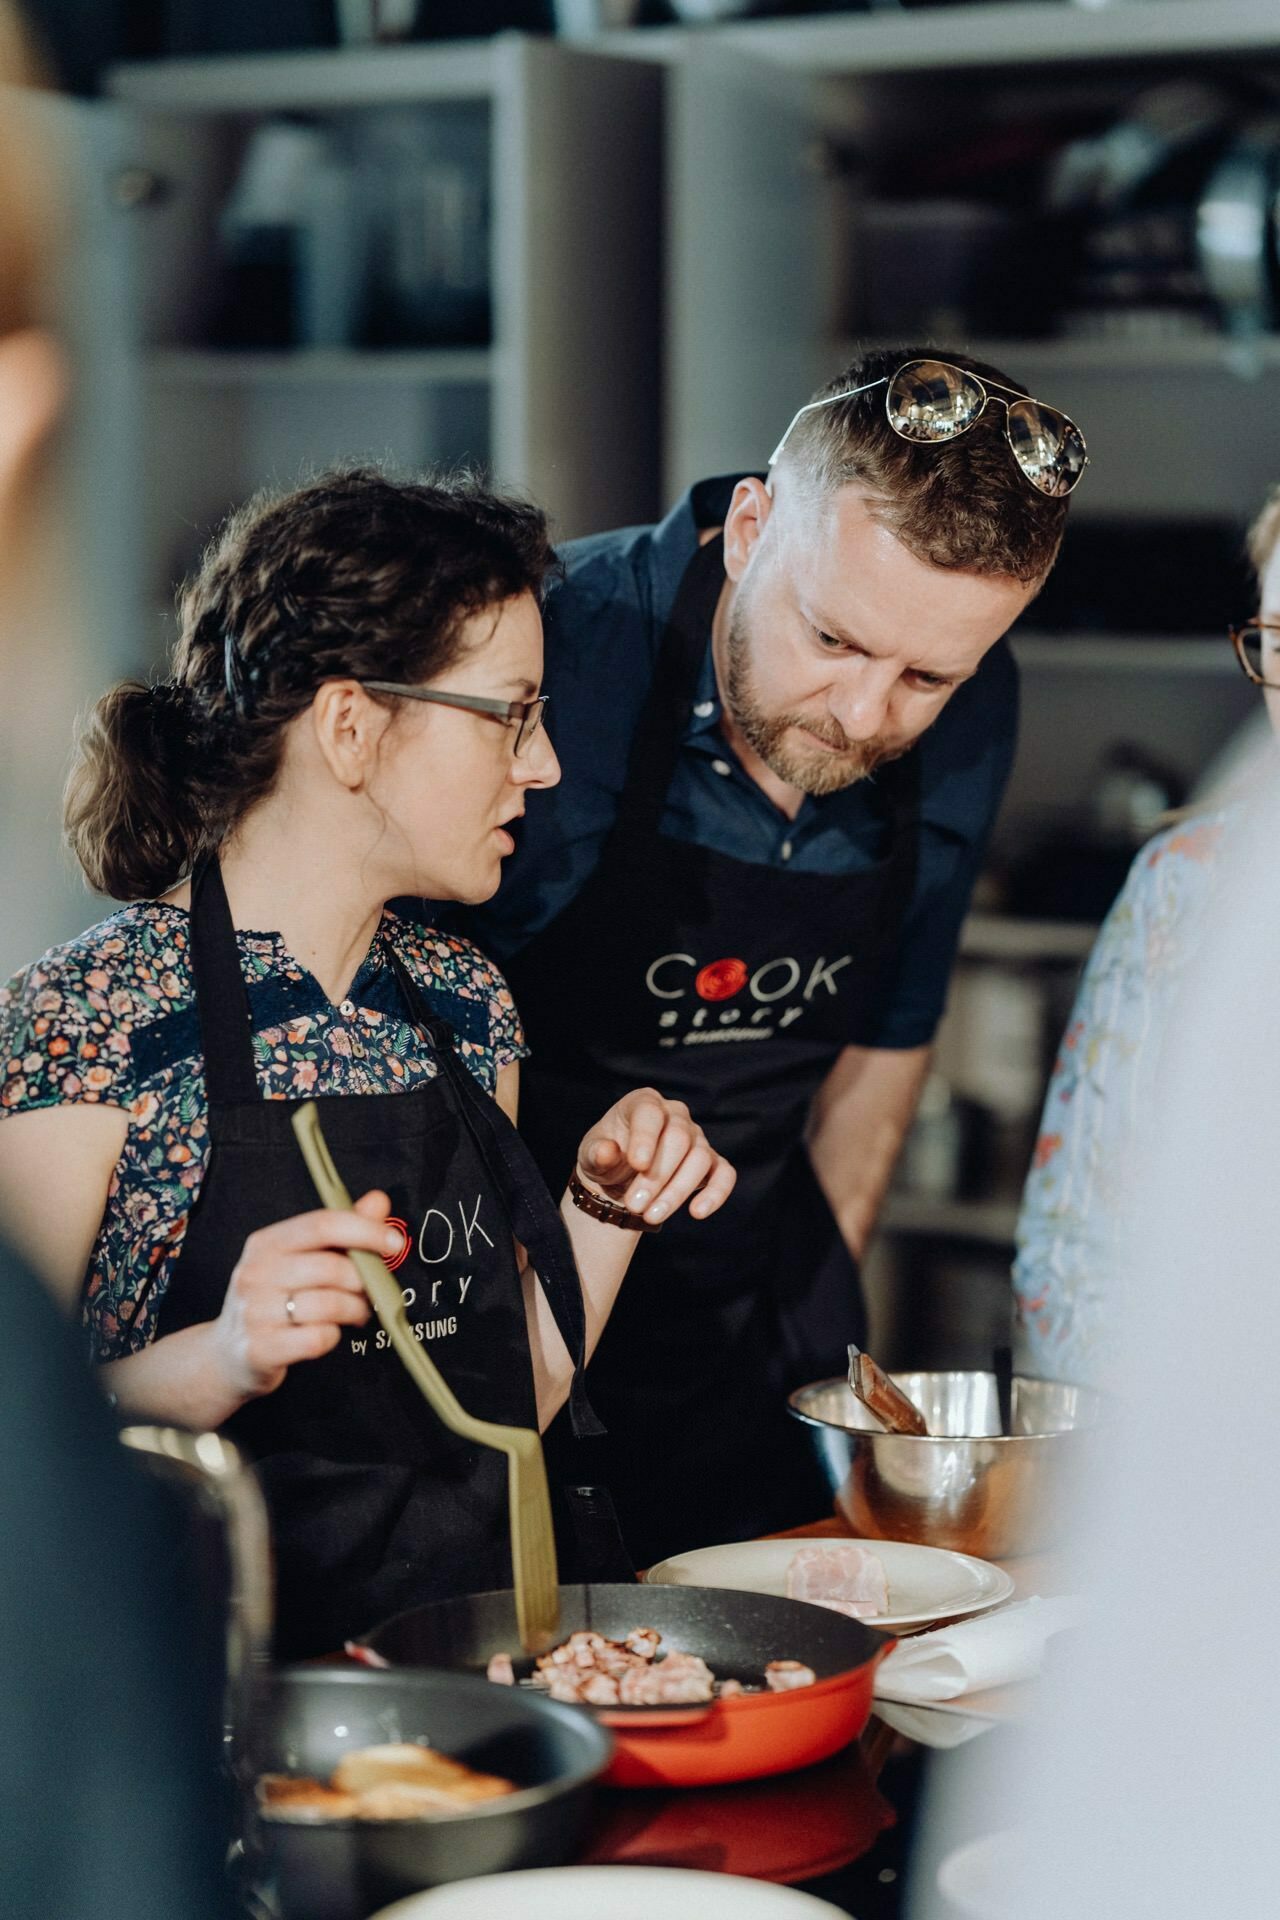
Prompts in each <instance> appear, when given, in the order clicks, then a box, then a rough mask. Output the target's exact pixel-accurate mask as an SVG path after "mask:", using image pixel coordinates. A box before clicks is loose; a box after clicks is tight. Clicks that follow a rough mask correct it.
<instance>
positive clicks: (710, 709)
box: [693, 700, 716, 720]
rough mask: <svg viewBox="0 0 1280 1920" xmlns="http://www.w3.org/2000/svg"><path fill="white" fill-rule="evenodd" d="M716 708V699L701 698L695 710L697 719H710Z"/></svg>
mask: <svg viewBox="0 0 1280 1920" xmlns="http://www.w3.org/2000/svg"><path fill="white" fill-rule="evenodd" d="M715 710H716V703H715V701H714V700H699V702H698V704H697V706H696V707H695V708H694V710H693V712H694V718H695V719H697V720H709V719H710V718H711V716H712V714H713V713H714V712H715Z"/></svg>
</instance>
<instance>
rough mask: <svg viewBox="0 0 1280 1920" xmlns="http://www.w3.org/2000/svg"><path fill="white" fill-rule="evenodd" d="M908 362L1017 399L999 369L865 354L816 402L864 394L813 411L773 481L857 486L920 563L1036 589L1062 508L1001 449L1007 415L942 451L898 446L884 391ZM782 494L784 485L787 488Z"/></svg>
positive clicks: (954, 359)
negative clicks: (1007, 391)
mask: <svg viewBox="0 0 1280 1920" xmlns="http://www.w3.org/2000/svg"><path fill="white" fill-rule="evenodd" d="M909 360H949V361H950V362H951V363H952V364H953V365H954V366H957V367H965V368H967V369H968V370H969V371H970V372H972V373H976V374H978V375H979V376H982V377H985V378H986V379H988V380H990V381H991V382H992V383H993V384H996V385H999V386H1002V387H1010V388H1012V389H1013V391H1014V392H1015V393H1025V392H1026V388H1025V387H1023V386H1020V385H1019V384H1018V382H1017V381H1016V380H1010V378H1009V377H1008V375H1007V374H1004V373H1001V371H1000V369H999V368H998V367H992V366H988V365H987V363H986V362H985V361H983V360H974V359H972V358H971V357H970V356H969V355H968V354H965V353H957V352H953V351H952V350H951V349H950V348H942V347H882V348H876V349H875V350H874V351H872V352H868V353H865V354H863V356H862V358H861V359H859V360H856V361H854V363H853V364H852V365H851V366H848V367H846V368H845V370H844V372H843V373H841V374H839V375H838V376H837V377H836V378H835V379H834V380H829V381H828V382H827V384H826V386H825V387H822V388H821V389H820V390H819V391H818V392H817V393H815V394H814V395H813V398H814V399H815V400H825V399H829V398H830V397H831V396H833V395H835V394H838V393H842V392H843V391H845V389H847V388H852V387H868V388H869V391H868V392H865V393H860V394H858V395H856V396H855V397H854V398H852V399H850V400H847V401H846V402H844V404H843V405H840V404H837V405H835V406H830V407H818V408H816V409H815V410H814V411H813V412H812V413H807V414H805V415H804V417H803V418H802V419H800V420H798V421H797V422H796V425H795V427H794V428H793V429H792V432H791V434H790V436H789V438H788V440H787V444H786V447H785V449H784V451H783V454H782V458H781V459H780V460H779V462H778V468H777V471H778V472H779V473H780V474H783V475H791V476H792V477H793V479H795V480H796V481H798V482H799V484H800V486H801V487H802V488H816V489H818V490H819V491H821V492H829V491H831V490H832V489H834V488H836V487H841V486H847V485H849V484H850V483H851V482H853V481H860V482H862V484H863V485H864V486H867V487H870V488H872V489H874V491H875V492H876V493H878V494H880V495H881V496H882V498H881V500H879V501H877V503H876V504H875V507H874V509H873V511H874V513H875V515H876V518H877V519H879V520H880V521H882V522H883V524H884V525H885V526H887V527H888V528H889V530H890V531H891V532H892V533H893V534H894V535H895V536H896V538H897V539H899V540H901V542H902V544H903V546H904V547H906V548H908V549H909V551H910V552H912V553H914V554H915V555H916V557H917V558H918V559H920V560H926V561H928V562H929V563H930V565H932V566H935V567H949V568H954V569H955V570H957V571H959V572H964V573H995V574H1005V575H1007V576H1008V577H1009V578H1011V579H1014V580H1025V581H1027V582H1028V583H1030V582H1032V581H1035V582H1036V583H1038V584H1043V582H1044V580H1045V579H1046V578H1047V576H1048V574H1049V570H1050V568H1051V567H1052V566H1053V563H1054V560H1055V559H1056V558H1057V554H1058V548H1059V546H1060V545H1061V543H1062V532H1063V528H1064V527H1065V525H1066V519H1067V501H1066V500H1065V499H1061V498H1059V499H1055V498H1051V497H1049V496H1048V495H1046V494H1043V493H1039V492H1037V490H1036V489H1035V488H1034V487H1033V486H1031V485H1030V483H1029V482H1028V481H1027V480H1026V479H1025V478H1024V477H1023V475H1022V473H1021V472H1020V471H1019V469H1018V466H1017V464H1016V462H1015V461H1014V458H1013V455H1012V453H1011V452H1010V450H1009V443H1008V441H1007V440H1006V439H1005V415H1004V409H1003V407H1001V406H998V405H992V406H988V407H987V409H986V410H985V412H984V413H983V414H981V416H980V417H979V418H978V420H977V421H976V422H975V424H974V425H973V426H972V427H970V429H969V431H968V432H967V433H963V434H960V435H958V436H957V438H956V439H954V440H950V441H947V442H946V443H945V444H942V445H935V446H920V445H917V444H915V443H913V442H912V441H910V440H903V439H902V438H901V437H900V435H898V434H896V433H895V432H894V431H893V428H892V427H891V426H890V425H889V421H888V416H887V415H886V413H885V405H884V386H883V384H875V385H872V384H871V383H872V382H876V383H883V382H884V381H885V380H887V379H888V378H889V376H890V375H892V374H893V373H895V372H896V371H897V369H898V368H899V367H901V366H904V365H905V364H906V362H907V361H909ZM784 484H785V481H784Z"/></svg>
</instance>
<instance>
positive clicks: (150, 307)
mask: <svg viewBox="0 0 1280 1920" xmlns="http://www.w3.org/2000/svg"><path fill="white" fill-rule="evenodd" d="M662 88H663V76H662V73H661V71H660V70H659V69H658V68H656V67H654V66H653V65H651V64H649V63H647V62H637V61H634V60H625V59H616V58H610V57H608V56H607V55H604V54H602V53H600V52H583V51H581V50H579V49H576V48H571V47H566V46H564V45H563V44H561V43H557V42H553V41H545V40H531V39H527V38H524V37H521V36H518V35H499V36H497V37H495V38H493V39H490V40H487V41H475V42H468V43H458V44H455V45H448V44H435V45H422V46H415V47H400V48H389V47H388V48H369V49H358V50H351V51H344V52H337V53H330V52H316V53H303V54H288V55H262V56H254V57H245V58H214V59H204V60H186V61H167V62H158V63H154V64H146V65H135V66H128V65H126V66H122V67H119V68H117V69H115V71H114V72H113V73H112V75H111V76H110V94H111V98H112V100H113V102H114V103H115V111H116V113H117V116H118V118H119V120H120V122H121V126H122V134H121V138H120V141H119V142H118V145H119V147H120V151H121V157H120V160H119V162H118V164H117V166H116V168H115V169H114V171H113V174H112V176H111V179H110V180H109V182H108V186H109V188H110V189H111V191H112V192H113V193H114V194H115V197H116V199H117V201H118V202H119V201H123V200H125V199H126V197H127V199H128V203H129V204H130V205H131V206H132V211H131V212H130V213H129V214H128V216H127V221H126V226H127V232H128V247H129V251H130V254H131V269H132V270H131V274H130V280H131V284H132V285H133V287H134V289H135V294H134V303H133V304H134V311H133V314H132V316H131V321H132V331H133V338H134V343H135V344H134V354H133V366H132V368H131V375H132V378H133V380H134V383H135V385H136V388H137V391H138V394H139V405H140V408H141V411H142V415H143V444H142V449H141V455H140V461H139V464H140V467H141V479H142V484H143V491H144V499H143V503H142V511H141V533H140V545H141V547H142V555H141V566H140V567H139V568H138V569H137V571H138V573H139V577H140V578H141V580H142V582H143V589H142V602H143V608H144V612H145V609H147V608H151V607H154V606H155V605H157V604H159V603H163V602H164V600H165V599H166V598H167V596H168V594H169V592H170V590H171V587H172V584H173V582H174V580H175V579H176V578H178V577H180V576H181V574H182V573H183V572H185V571H186V570H187V569H188V568H189V567H190V565H191V564H192V563H193V561H194V559H195V557H196V555H197V553H198V550H199V546H200V544H201V542H202V540H203V537H204V536H205V534H206V533H207V531H208V529H209V528H210V526H211V525H212V524H213V523H215V522H216V521H217V519H218V518H220V516H221V515H222V514H223V513H224V512H225V511H226V509H227V508H228V507H229V506H230V505H232V504H233V503H235V502H237V501H238V500H240V499H242V498H244V497H245V495H247V494H248V493H249V492H251V491H252V490H253V489H255V488H256V487H258V486H260V485H263V484H283V485H288V484H291V483H292V482H293V481H294V480H295V479H296V478H297V477H298V476H299V474H301V473H305V472H306V471H309V470H315V469H317V468H320V467H323V466H325V465H329V464H331V463H332V462H334V461H335V460H341V459H344V458H345V459H356V460H359V459H367V458H377V459H387V458H389V459H390V460H392V461H393V462H394V463H395V464H397V465H399V466H402V467H410V468H420V467H422V466H424V465H436V464H445V465H448V464H453V463H455V462H466V463H471V464H479V465H481V466H483V467H486V468H487V469H489V470H490V471H491V472H492V473H493V475H494V477H495V480H496V482H497V483H498V484H499V485H503V486H510V487H514V488H516V489H518V490H520V491H524V492H527V493H529V494H531V495H532V496H533V497H534V498H535V499H537V500H538V501H539V502H540V503H541V504H542V505H543V506H545V507H546V508H547V510H548V511H549V513H550V514H551V516H552V519H553V522H554V524H555V527H556V529H557V532H558V534H559V535H560V536H561V537H566V536H572V535H576V534H581V533H586V532H590V531H593V530H595V529H598V528H602V527H605V526H613V525H618V524H623V523H626V522H629V521H636V520H643V519H646V518H650V517H652V516H653V515H654V514H655V512H656V511H657V510H658V509H659V508H660V505H661V488H660V479H659V453H660V449H659V422H660V396H659V369H660V362H661V353H660V337H659V334H660V287H661V244H662V207H661V198H660V188H659V182H660V179H661V128H662ZM387 110H394V111H395V112H396V113H397V114H399V115H400V116H402V119H403V116H404V115H405V114H406V112H408V113H411V114H413V115H417V116H421V120H422V123H423V124H424V125H425V124H427V123H428V122H429V120H430V116H431V115H432V114H433V113H434V114H436V115H437V117H438V115H439V114H440V113H441V112H442V111H443V112H446V113H447V114H449V115H451V116H454V122H456V116H457V115H459V114H466V115H470V116H472V118H471V120H470V122H469V124H471V125H473V126H474V127H475V129H476V130H477V136H476V137H477V139H478V140H479V141H480V142H482V149H481V150H482V151H484V152H486V153H487V194H488V203H489V223H490V247H489V282H490V305H491V309H492V317H493V327H492V341H491V344H488V345H484V346H475V347H473V346H460V347H453V346H439V347H435V346H429V345H424V346H422V347H420V348H419V347H412V346H406V347H387V348H385V349H384V348H370V347H362V346H359V345H352V346H351V347H346V346H337V347H305V348H298V349H296V350H292V349H258V348H252V349H239V348H236V349H226V350H224V349H221V348H218V347H214V346H211V345H210V344H209V330H210V315H211V313H212V310H213V307H214V304H215V299H216V289H217V271H218V250H219V248H218V219H219V212H220V207H221V205H222V203H223V201H224V200H225V197H226V194H227V192H228V191H229V189H230V187H231V185H232V183H233V181H234V179H235V176H236V171H237V168H238V165H239V162H240V159H241V157H242V155H243V154H244V152H245V149H246V146H247V142H248V140H249V138H250V136H251V134H252V132H253V131H254V129H255V128H257V127H260V126H261V125H262V124H263V122H264V121H265V120H268V119H278V118H279V117H280V116H291V117H295V118H296V117H298V116H301V117H303V118H304V119H307V120H310V121H313V122H315V123H317V124H319V125H321V126H324V127H329V128H333V129H338V130H340V131H342V132H344V133H346V132H349V131H350V130H351V129H353V128H354V129H357V130H359V129H360V128H364V127H368V126H369V125H371V124H372V123H373V122H375V121H376V118H377V116H379V115H380V114H384V113H385V112H386V111H387ZM454 122H451V124H453V123H454ZM140 185H141V189H142V190H141V191H140V190H139V189H140ZM619 447H622V448H625V449H626V458H625V460H619V459H618V458H616V457H615V456H616V449H617V448H619ZM151 630H152V631H154V629H151Z"/></svg>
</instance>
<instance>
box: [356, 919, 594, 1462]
mask: <svg viewBox="0 0 1280 1920" xmlns="http://www.w3.org/2000/svg"><path fill="white" fill-rule="evenodd" d="M388 951H389V953H390V959H391V967H392V971H393V972H394V974H395V977H396V982H397V984H398V986H399V988H400V992H401V994H402V996H403V998H404V1001H405V1004H406V1006H407V1008H408V1009H409V1012H410V1014H411V1015H412V1018H413V1021H414V1024H415V1025H418V1026H421V1027H423V1028H424V1029H425V1031H426V1034H427V1037H428V1039H429V1041H430V1043H431V1046H432V1049H433V1051H434V1053H435V1055H436V1058H437V1059H438V1061H439V1063H440V1070H441V1073H442V1075H443V1076H444V1080H445V1083H446V1085H447V1086H448V1087H449V1088H450V1089H451V1091H452V1093H453V1095H454V1097H455V1099H456V1102H457V1106H458V1111H459V1113H460V1115H461V1118H462V1122H463V1125H464V1126H465V1127H466V1129H467V1131H468V1132H469V1133H470V1135H471V1137H472V1139H473V1141H474V1142H475V1145H476V1148H477V1150H478V1151H479V1153H480V1157H481V1159H482V1160H483V1161H484V1163H485V1165H486V1166H487V1167H488V1169H489V1174H490V1177H491V1178H492V1179H493V1181H494V1183H495V1185H496V1186H497V1188H498V1190H499V1192H500V1193H501V1194H502V1197H503V1199H504V1201H505V1202H506V1205H507V1211H508V1214H509V1216H510V1219H511V1226H512V1229H513V1231H514V1233H515V1235H516V1237H517V1239H518V1240H519V1241H520V1242H521V1244H522V1245H523V1246H524V1247H526V1248H527V1249H528V1251H529V1254H530V1257H531V1258H532V1260H533V1262H534V1267H535V1270H536V1272H537V1275H538V1279H539V1280H540V1281H541V1283H542V1286H543V1289H544V1291H545V1293H546V1296H547V1301H548V1304H549V1305H550V1307H551V1312H552V1315H553V1317H554V1319H555V1323H556V1325H557V1327H558V1328H559V1329H560V1335H561V1338H562V1339H563V1340H564V1343H565V1345H566V1347H567V1348H568V1349H569V1354H570V1357H571V1359H572V1361H573V1379H572V1382H571V1383H570V1387H569V1419H570V1421H571V1423H572V1426H573V1431H574V1433H575V1435H576V1436H577V1437H578V1438H579V1439H582V1438H584V1437H591V1436H594V1435H597V1434H602V1433H603V1432H604V1431H605V1428H604V1426H603V1424H602V1423H601V1421H600V1419H599V1418H598V1416H597V1415H596V1413H595V1411H594V1409H593V1408H592V1406H591V1403H590V1401H589V1400H588V1399H587V1392H586V1387H585V1384H584V1381H583V1370H584V1368H585V1367H586V1359H587V1321H586V1313H585V1310H584V1308H583V1304H582V1281H581V1278H580V1276H579V1274H578V1267H577V1262H576V1261H575V1259H574V1257H573V1244H572V1242H571V1241H570V1239H569V1230H568V1228H567V1227H566V1226H565V1224H564V1221H563V1220H562V1219H561V1217H560V1209H559V1208H558V1207H557V1206H556V1204H555V1202H554V1200H553V1198H552V1196H551V1195H550V1193H549V1192H548V1191H547V1183H546V1181H545V1180H544V1179H543V1177H542V1175H541V1173H540V1172H539V1170H538V1166H537V1163H536V1161H535V1160H534V1158H533V1155H532V1154H531V1153H530V1151H529V1149H528V1147H527V1146H526V1145H525V1142H524V1140H523V1139H522V1138H521V1136H520V1134H519V1132H518V1131H517V1129H516V1128H515V1127H514V1126H513V1125H512V1124H511V1121H510V1120H509V1119H508V1118H507V1116H506V1114H505V1113H504V1112H503V1111H502V1108H501V1107H500V1106H499V1105H498V1103H497V1101H496V1100H491V1099H490V1098H489V1097H488V1095H487V1094H484V1093H482V1092H481V1090H480V1088H479V1087H478V1086H477V1085H476V1082H475V1079H474V1077H473V1076H472V1075H471V1074H470V1073H469V1072H468V1070H467V1068H466V1067H465V1066H464V1065H463V1062H462V1061H461V1059H460V1058H459V1057H458V1053H457V1042H456V1039H455V1036H454V1032H453V1029H452V1028H451V1027H450V1026H449V1025H448V1023H447V1021H444V1020H442V1019H441V1018H440V1017H439V1016H438V1015H437V1014H434V1013H432V1011H431V1009H430V1007H429V1006H428V1005H427V1001H426V998H425V996H424V995H423V993H422V991H421V989H420V988H419V986H418V984H417V982H416V981H415V980H414V979H413V977H412V975H411V974H410V973H409V971H408V969H407V968H406V967H405V965H404V963H403V961H402V960H401V959H400V956H399V955H398V954H397V953H396V952H395V951H394V950H393V949H390V948H389V949H388Z"/></svg>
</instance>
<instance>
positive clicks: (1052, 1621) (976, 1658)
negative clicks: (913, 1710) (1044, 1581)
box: [875, 1597, 1080, 1706]
mask: <svg viewBox="0 0 1280 1920" xmlns="http://www.w3.org/2000/svg"><path fill="white" fill-rule="evenodd" d="M1079 1615H1080V1603H1079V1601H1078V1600H1075V1599H1070V1598H1066V1597H1063V1598H1061V1599H1056V1600H1041V1599H1038V1598H1037V1599H1031V1600H1020V1601H1019V1602H1018V1603H1017V1604H1016V1605H1015V1606H1012V1607H1001V1608H1000V1609H999V1610H998V1611H997V1612H995V1613H985V1614H983V1615H982V1617H981V1618H980V1619H977V1620H960V1621H958V1622H957V1623H956V1625H955V1626H953V1627H939V1628H938V1629H937V1630H936V1632H934V1633H918V1634H915V1635H913V1637H912V1638H911V1639H909V1640H900V1641H899V1642H898V1644H897V1646H896V1647H895V1648H894V1649H893V1652H892V1653H890V1654H887V1655H886V1656H885V1658H884V1659H883V1660H882V1661H881V1662H880V1665H879V1667H878V1669H877V1671H876V1687H875V1690H876V1695H877V1697H878V1698H884V1699H886V1700H905V1701H907V1702H908V1703H911V1702H915V1703H917V1704H919V1705H922V1706H927V1705H928V1703H929V1701H930V1700H954V1699H955V1698H956V1696H957V1695H958V1694H962V1693H977V1692H980V1691H981V1690H982V1689H983V1688H985V1687H1004V1686H1008V1685H1009V1683H1010V1682H1011V1681H1014V1680H1030V1679H1031V1678H1032V1677H1033V1676H1034V1675H1035V1674H1037V1673H1039V1671H1040V1668H1041V1665H1042V1663H1043V1661H1044V1651H1045V1647H1046V1645H1047V1644H1048V1642H1049V1640H1050V1639H1051V1638H1052V1636H1053V1635H1054V1634H1055V1633H1061V1631H1062V1629H1063V1628H1064V1627H1070V1626H1073V1625H1074V1624H1075V1622H1076V1620H1077V1619H1078V1618H1079Z"/></svg>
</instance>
